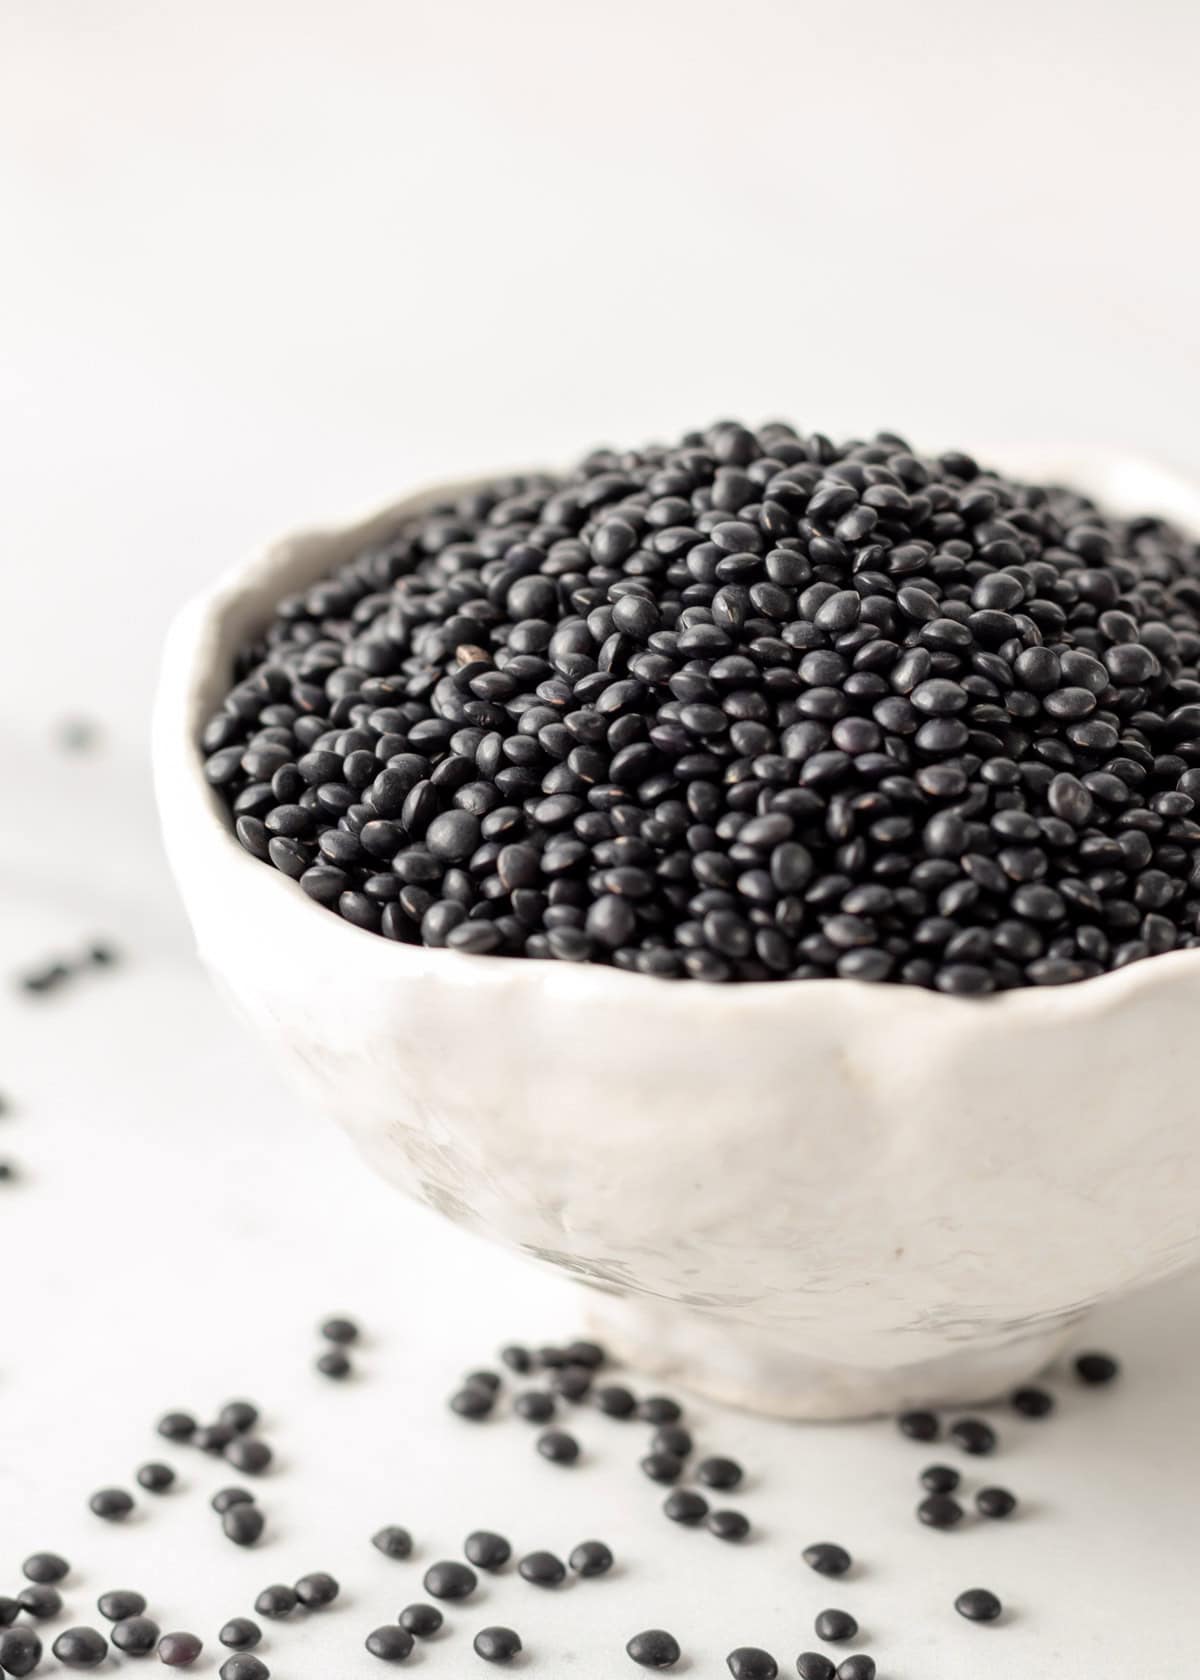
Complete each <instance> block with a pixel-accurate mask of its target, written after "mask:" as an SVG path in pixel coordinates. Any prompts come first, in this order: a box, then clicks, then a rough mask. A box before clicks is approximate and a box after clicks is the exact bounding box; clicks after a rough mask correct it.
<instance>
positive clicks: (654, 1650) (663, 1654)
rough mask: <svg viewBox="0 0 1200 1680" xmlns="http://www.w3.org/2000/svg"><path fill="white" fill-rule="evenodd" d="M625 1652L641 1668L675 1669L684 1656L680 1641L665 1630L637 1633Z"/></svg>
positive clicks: (651, 1629) (653, 1629)
mask: <svg viewBox="0 0 1200 1680" xmlns="http://www.w3.org/2000/svg"><path fill="white" fill-rule="evenodd" d="M625 1652H626V1655H627V1656H629V1657H631V1658H632V1659H633V1661H634V1662H635V1663H637V1664H638V1666H639V1667H640V1668H674V1666H675V1664H676V1663H677V1662H678V1661H679V1658H680V1655H681V1654H682V1653H681V1652H680V1649H679V1641H678V1640H677V1639H676V1638H675V1636H674V1634H671V1633H668V1632H667V1631H666V1629H665V1628H646V1629H645V1631H644V1632H642V1633H635V1634H634V1636H633V1638H632V1639H631V1640H630V1641H629V1643H628V1644H627V1645H626V1647H625Z"/></svg>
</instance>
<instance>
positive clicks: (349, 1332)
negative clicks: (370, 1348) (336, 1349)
mask: <svg viewBox="0 0 1200 1680" xmlns="http://www.w3.org/2000/svg"><path fill="white" fill-rule="evenodd" d="M321 1334H322V1336H324V1338H325V1340H326V1341H327V1342H337V1343H339V1344H340V1345H342V1346H346V1345H347V1344H348V1343H350V1342H356V1341H357V1340H358V1338H359V1335H360V1334H361V1332H360V1331H359V1328H358V1325H357V1324H356V1323H355V1322H354V1320H353V1319H352V1318H327V1319H326V1320H325V1321H324V1323H323V1324H322V1325H321Z"/></svg>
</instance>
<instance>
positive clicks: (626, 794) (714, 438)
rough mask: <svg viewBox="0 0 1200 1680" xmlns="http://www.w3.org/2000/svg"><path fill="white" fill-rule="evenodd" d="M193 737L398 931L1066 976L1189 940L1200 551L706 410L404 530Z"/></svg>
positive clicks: (269, 643) (757, 960)
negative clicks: (661, 439)
mask: <svg viewBox="0 0 1200 1680" xmlns="http://www.w3.org/2000/svg"><path fill="white" fill-rule="evenodd" d="M202 745H203V751H204V755H205V759H204V767H205V773H206V775H207V777H208V780H209V781H210V783H211V784H212V785H213V786H214V787H215V788H217V789H219V790H220V793H221V795H222V796H223V798H224V799H225V801H226V802H227V804H228V807H229V809H230V812H231V814H232V817H233V820H234V824H235V827H236V832H237V836H238V839H239V840H240V841H241V844H242V845H243V846H244V847H245V848H246V850H247V851H248V852H250V853H251V854H252V856H254V857H256V858H258V859H260V860H262V861H263V862H264V863H269V864H272V865H273V866H274V867H275V868H276V869H279V870H281V871H283V873H284V874H286V875H289V876H291V877H293V878H294V879H295V880H296V881H298V882H299V884H300V887H301V888H302V889H303V891H304V892H306V893H307V894H308V895H309V896H310V897H311V898H313V899H314V900H315V901H316V902H317V903H318V904H321V905H324V906H327V907H328V908H329V909H331V910H334V911H336V912H337V913H339V914H340V915H341V916H343V917H344V918H345V919H346V920H347V921H349V922H352V923H353V924H354V925H355V926H357V927H360V928H365V929H367V930H368V931H370V932H373V933H382V934H383V935H385V936H386V937H387V938H390V939H395V940H401V941H404V942H408V943H411V944H423V945H428V946H445V947H447V948H448V949H450V950H455V951H462V952H474V953H497V954H500V955H504V956H514V957H521V956H524V957H538V958H554V959H558V960H561V961H571V962H586V961H592V962H602V963H609V964H612V965H614V966H616V967H617V968H621V969H630V970H635V971H637V972H639V973H643V974H649V975H661V976H665V977H672V978H692V979H698V980H710V981H725V980H773V979H781V980H782V979H796V980H806V979H825V978H828V977H833V976H840V977H843V978H846V979H863V980H886V981H899V982H902V983H905V984H908V985H916V986H926V987H936V988H937V989H938V990H940V991H943V992H949V993H957V994H974V993H984V992H992V991H1004V990H1008V989H1011V988H1013V987H1018V986H1027V985H1058V984H1061V983H1063V982H1068V981H1075V980H1083V979H1087V978H1088V977H1090V976H1093V975H1098V974H1101V973H1103V972H1105V971H1106V970H1110V969H1116V968H1121V967H1124V966H1125V965H1126V964H1128V963H1131V962H1135V961H1137V960H1139V959H1141V958H1144V957H1149V956H1153V955H1157V954H1160V953H1163V952H1167V951H1174V950H1179V949H1182V948H1188V947H1192V946H1194V945H1196V944H1197V943H1198V941H1200V933H1198V929H1200V920H1198V913H1200V859H1198V853H1197V841H1198V840H1200V823H1198V822H1197V820H1196V811H1195V803H1196V799H1197V797H1198V796H1200V547H1198V545H1197V543H1196V542H1195V541H1193V540H1192V539H1191V538H1189V537H1188V536H1185V535H1184V534H1183V533H1181V532H1180V531H1179V530H1177V529H1175V528H1174V527H1172V526H1171V525H1169V524H1168V523H1166V522H1165V521H1164V520H1162V519H1159V518H1156V517H1153V516H1150V515H1147V516H1146V517H1142V518H1118V517H1115V516H1113V515H1111V514H1108V513H1106V512H1104V511H1103V510H1102V509H1100V508H1099V507H1097V506H1096V504H1095V503H1094V502H1092V501H1090V500H1089V499H1088V498H1086V497H1085V496H1083V495H1080V494H1078V493H1077V492H1075V491H1073V490H1070V489H1064V488H1057V487H1044V486H1038V485H1030V484H1022V483H1017V482H1014V481H1012V480H1010V479H1008V478H1006V477H1004V476H1002V475H1001V474H999V473H996V472H993V471H990V470H988V469H986V468H984V467H982V466H980V465H978V464H977V463H976V462H975V461H974V460H972V459H971V458H970V457H969V456H968V455H965V454H961V453H958V452H956V451H952V452H948V453H945V454H941V455H937V456H919V455H917V454H915V453H914V452H913V450H912V449H911V448H910V447H909V446H908V444H907V443H905V442H904V440H903V439H902V438H900V437H897V436H895V435H894V434H891V433H880V434H879V435H878V436H876V437H875V438H873V439H872V440H871V441H869V442H859V441H852V442H848V443H843V444H835V443H833V442H831V441H830V439H829V438H827V437H824V436H822V435H819V434H816V435H803V434H800V433H798V432H796V431H795V430H793V428H792V427H790V426H787V425H782V424H772V425H767V426H764V427H762V428H760V429H759V430H758V431H757V432H752V431H749V430H747V429H746V428H745V427H744V426H741V425H737V424H734V423H731V422H726V423H722V424H720V425H717V426H714V427H712V428H711V429H710V430H708V431H705V432H694V433H689V434H688V435H687V436H685V437H684V438H683V439H682V440H681V441H680V442H679V444H678V445H676V446H675V447H673V448H665V447H659V446H655V447H651V448H647V449H643V450H630V451H616V450H607V449H606V450H600V451H598V452H596V453H594V454H592V455H589V456H588V457H587V458H586V459H585V460H584V461H583V462H581V464H580V465H579V466H578V467H576V468H575V469H574V470H573V471H571V472H568V473H567V474H565V475H564V476H561V477H547V476H540V475H535V476H530V477H525V478H516V479H509V480H505V481H502V482H498V483H495V484H493V485H490V486H488V487H486V488H483V489H474V490H471V491H468V492H466V493H464V494H463V495H461V496H459V497H458V498H457V499H455V500H452V501H446V502H444V503H441V504H439V505H438V506H436V507H433V508H430V509H428V510H427V511H425V512H422V513H420V514H417V515H413V516H410V517H408V518H406V519H402V520H400V521H399V523H398V525H397V527H396V529H395V530H394V532H393V533H392V535H391V536H390V537H388V538H387V539H386V540H384V541H380V542H378V543H376V544H375V545H374V546H372V547H371V548H370V549H368V550H366V551H364V552H362V553H360V554H358V555H357V556H355V557H354V558H353V559H351V560H350V561H349V562H348V563H347V564H345V565H343V566H342V567H341V568H340V569H339V570H338V571H337V572H336V573H335V574H334V575H333V576H332V577H330V578H327V579H325V580H324V581H321V582H318V583H315V584H313V585H312V586H311V587H310V588H307V589H305V590H303V591H301V592H300V593H297V594H293V595H289V596H288V597H286V598H285V599H283V600H281V601H280V602H279V604H278V606H277V608H276V611H275V614H274V617H273V618H272V620H271V622H270V624H269V625H268V626H267V628H266V630H265V632H264V633H263V635H262V636H261V638H260V639H259V640H258V641H256V642H255V643H254V644H253V645H251V646H249V647H247V648H245V649H243V650H242V653H241V656H240V658H239V660H238V663H237V670H236V682H235V684H234V686H233V687H232V688H231V690H230V692H229V694H228V695H227V697H226V699H225V701H224V704H223V705H222V708H221V710H220V711H219V712H218V713H217V714H216V715H215V716H214V717H213V718H211V719H210V720H209V722H208V723H207V724H206V726H205V728H204V730H203V735H202Z"/></svg>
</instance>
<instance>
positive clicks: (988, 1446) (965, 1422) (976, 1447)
mask: <svg viewBox="0 0 1200 1680" xmlns="http://www.w3.org/2000/svg"><path fill="white" fill-rule="evenodd" d="M950 1438H951V1440H952V1441H954V1442H955V1443H956V1445H958V1446H960V1447H961V1448H962V1450H963V1451H964V1452H965V1453H970V1454H971V1455H972V1457H974V1458H983V1457H986V1456H987V1454H988V1453H991V1452H994V1451H995V1450H996V1431H995V1430H994V1429H993V1428H992V1426H991V1424H990V1423H985V1422H984V1421H983V1419H982V1418H974V1417H968V1418H959V1419H958V1421H957V1422H956V1423H953V1424H951V1426H950Z"/></svg>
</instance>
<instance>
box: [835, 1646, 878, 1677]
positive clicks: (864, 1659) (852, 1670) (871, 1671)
mask: <svg viewBox="0 0 1200 1680" xmlns="http://www.w3.org/2000/svg"><path fill="white" fill-rule="evenodd" d="M837 1680H875V1658H874V1657H868V1656H867V1655H866V1653H865V1652H864V1651H856V1652H855V1653H854V1655H853V1656H852V1657H846V1658H845V1659H844V1660H843V1661H842V1662H840V1663H839V1664H838V1666H837Z"/></svg>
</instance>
